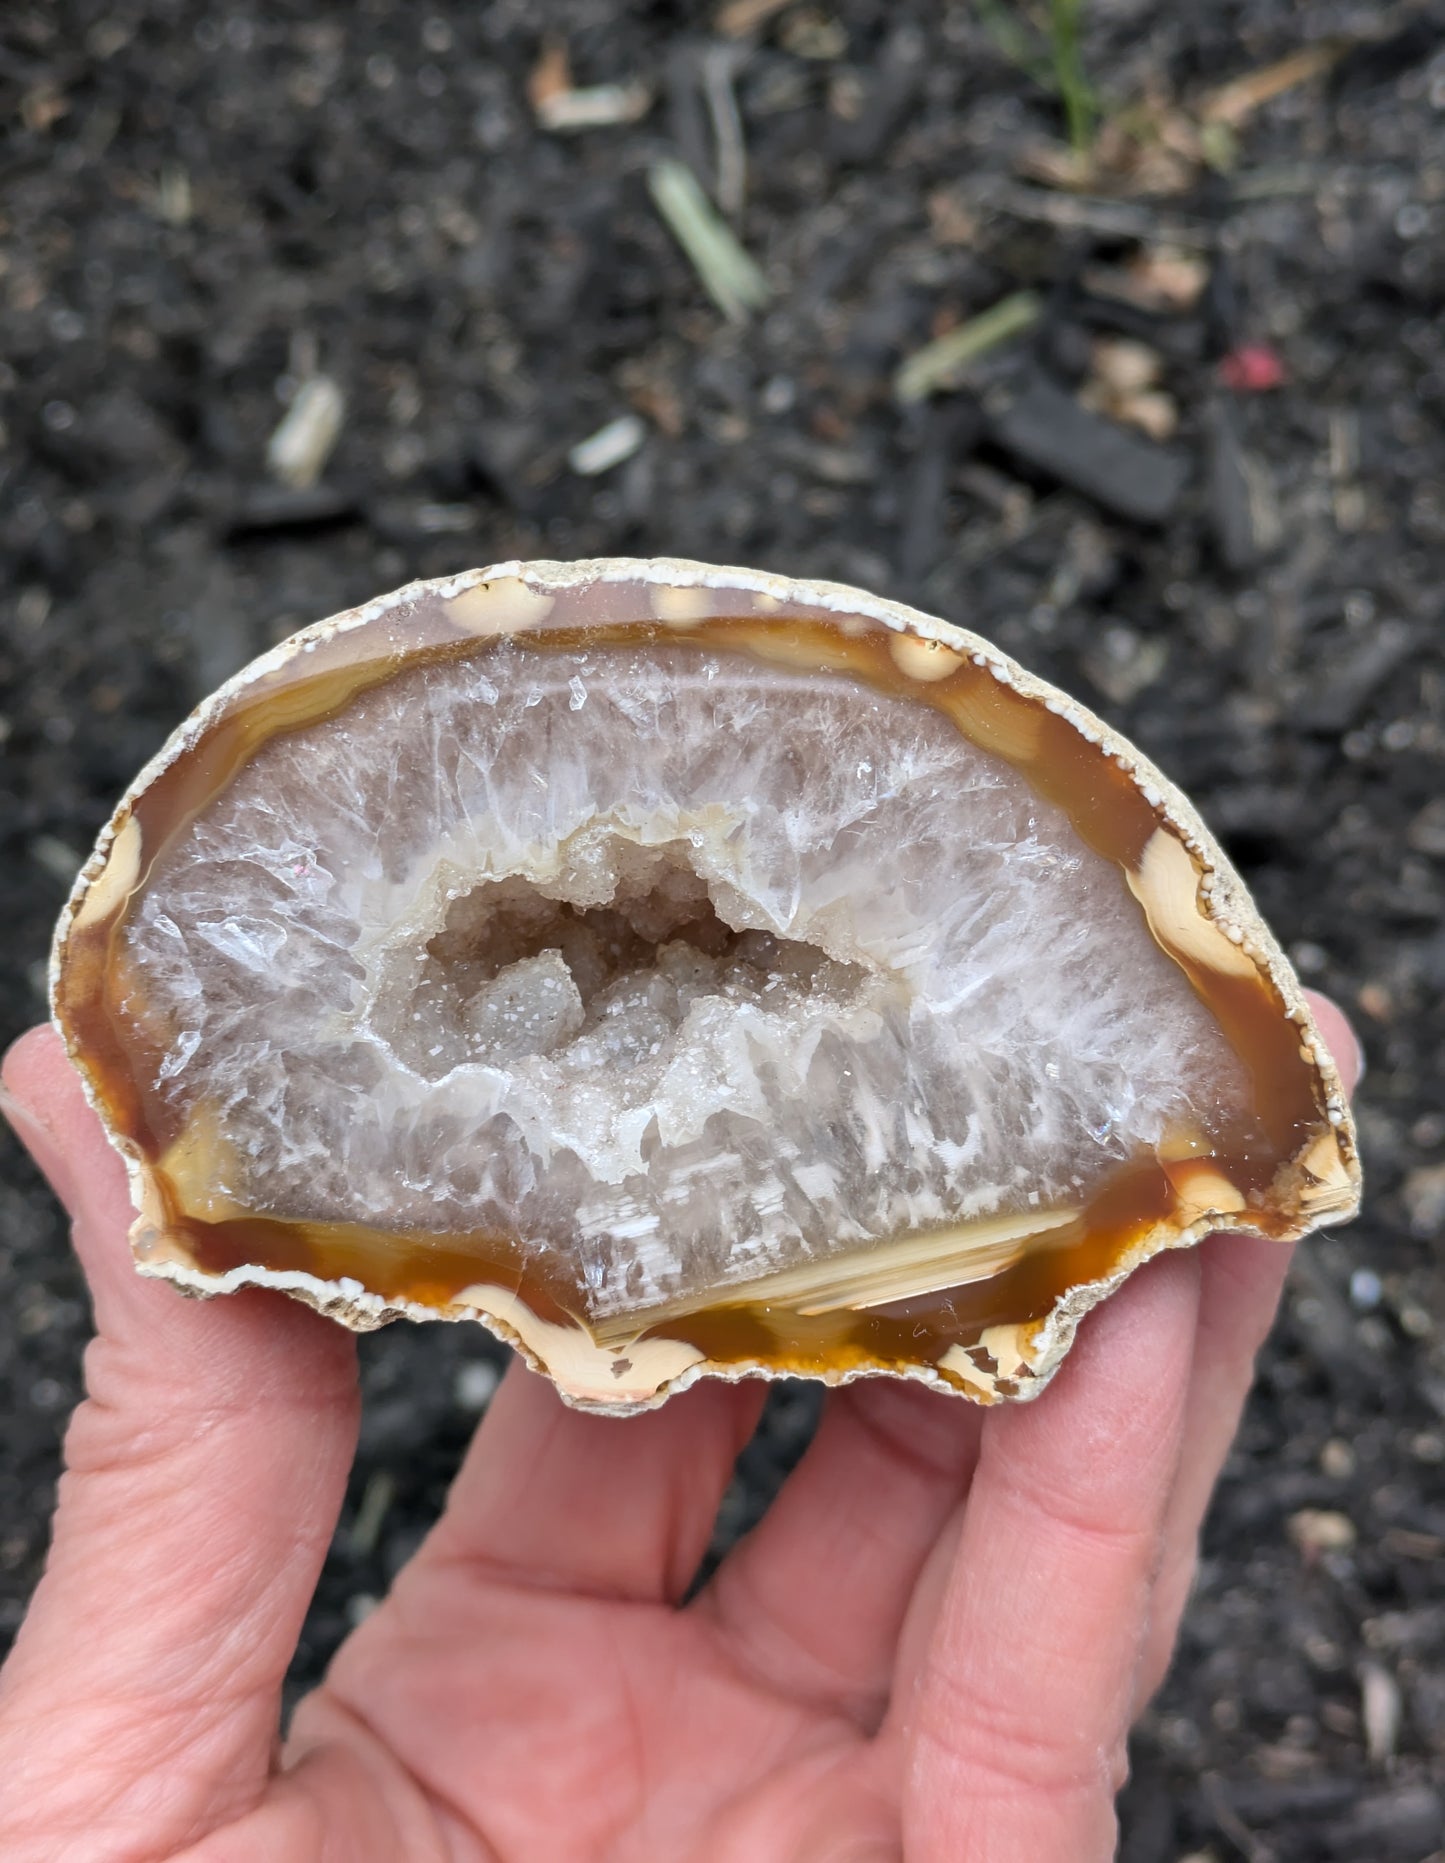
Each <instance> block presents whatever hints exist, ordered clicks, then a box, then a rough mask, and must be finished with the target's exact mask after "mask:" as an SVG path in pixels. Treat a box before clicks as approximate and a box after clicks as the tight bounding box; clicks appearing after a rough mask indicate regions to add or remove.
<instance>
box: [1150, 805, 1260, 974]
mask: <svg viewBox="0 0 1445 1863" xmlns="http://www.w3.org/2000/svg"><path fill="white" fill-rule="evenodd" d="M1125 871H1126V877H1127V878H1128V881H1129V890H1130V892H1132V893H1133V895H1134V897H1135V898H1136V899H1137V900H1138V901H1139V904H1140V905H1141V906H1142V907H1143V908H1144V916H1145V918H1146V919H1147V920H1148V921H1149V929H1150V930H1151V931H1152V932H1153V934H1154V936H1155V938H1157V939H1158V941H1159V943H1160V944H1161V945H1162V946H1163V947H1164V949H1165V950H1166V951H1168V952H1170V953H1171V954H1172V955H1174V956H1176V957H1182V958H1188V959H1190V960H1192V961H1193V962H1194V963H1196V964H1204V965H1206V966H1207V967H1208V968H1209V969H1210V970H1214V971H1218V972H1220V974H1221V975H1223V976H1226V977H1228V976H1236V977H1252V976H1254V975H1255V962H1254V959H1253V958H1252V957H1251V956H1250V955H1249V953H1248V952H1247V951H1246V950H1244V949H1243V948H1242V947H1241V946H1240V945H1237V944H1235V942H1234V940H1233V939H1232V938H1229V937H1227V936H1226V934H1225V933H1224V932H1223V931H1221V930H1220V928H1219V926H1218V925H1216V924H1215V922H1214V920H1213V919H1211V918H1206V917H1205V915H1204V914H1203V913H1202V912H1201V911H1200V909H1199V880H1200V870H1199V867H1198V866H1197V864H1196V862H1195V859H1194V856H1193V855H1192V854H1191V853H1190V852H1189V849H1188V848H1187V847H1186V846H1185V845H1184V843H1183V842H1182V841H1181V840H1180V839H1179V837H1178V836H1177V835H1174V834H1171V833H1170V832H1169V830H1168V829H1167V828H1156V829H1155V830H1154V833H1153V834H1152V835H1151V836H1150V837H1149V840H1148V842H1147V843H1146V844H1145V848H1144V852H1143V854H1142V855H1141V856H1140V859H1139V865H1138V868H1137V870H1136V871H1132V872H1131V871H1129V870H1128V869H1126V870H1125Z"/></svg>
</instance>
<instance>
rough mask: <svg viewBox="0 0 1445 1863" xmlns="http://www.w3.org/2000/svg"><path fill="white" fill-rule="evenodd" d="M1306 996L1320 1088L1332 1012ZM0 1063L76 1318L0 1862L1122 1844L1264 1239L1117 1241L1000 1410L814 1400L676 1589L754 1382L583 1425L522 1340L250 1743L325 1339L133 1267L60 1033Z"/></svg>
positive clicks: (1276, 1285) (315, 1494)
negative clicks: (711, 1556) (1131, 1770)
mask: <svg viewBox="0 0 1445 1863" xmlns="http://www.w3.org/2000/svg"><path fill="white" fill-rule="evenodd" d="M1316 1009H1317V1013H1318V1014H1319V1017H1320V1021H1321V1026H1322V1029H1323V1032H1324V1034H1325V1035H1326V1038H1327V1039H1328V1040H1329V1042H1330V1044H1331V1047H1332V1048H1333V1050H1334V1052H1335V1054H1336V1055H1337V1056H1339V1058H1340V1064H1341V1067H1342V1069H1343V1070H1344V1071H1345V1073H1346V1084H1347V1085H1352V1084H1353V1076H1354V1074H1355V1073H1356V1072H1357V1071H1358V1068H1357V1064H1356V1062H1355V1054H1356V1050H1355V1045H1354V1041H1353V1038H1352V1036H1351V1035H1350V1033H1349V1030H1348V1027H1347V1026H1346V1024H1345V1023H1344V1020H1343V1018H1342V1017H1341V1016H1340V1015H1339V1012H1338V1011H1336V1010H1334V1009H1333V1008H1332V1007H1331V1006H1330V1005H1328V1004H1323V1005H1320V1004H1318V1003H1317V1004H1316ZM4 1078H5V1085H6V1087H7V1088H8V1090H9V1094H10V1096H11V1099H10V1108H9V1110H10V1112H11V1117H12V1119H13V1121H14V1123H15V1125H16V1127H17V1129H18V1130H19V1132H20V1134H21V1136H22V1138H24V1140H25V1142H26V1143H27V1145H28V1146H29V1147H30V1149H31V1151H32V1153H33V1154H34V1156H35V1158H36V1160H37V1162H38V1163H39V1164H40V1166H41V1168H42V1169H43V1170H44V1171H45V1172H46V1174H47V1175H48V1177H49V1178H50V1181H51V1183H52V1184H53V1185H54V1187H55V1189H56V1191H57V1192H58V1193H59V1195H60V1196H61V1198H62V1199H63V1201H64V1202H65V1204H66V1207H67V1208H68V1209H69V1210H70V1212H71V1214H72V1216H73V1218H74V1222H75V1244H76V1248H77V1250H78V1252H79V1255H80V1258H81V1262H82V1265H83V1266H84V1269H85V1273H86V1276H87V1279H88V1280H89V1283H90V1287H91V1292H92V1296H93V1299H94V1305H95V1319H96V1328H97V1337H96V1339H95V1340H94V1341H93V1343H92V1344H91V1346H90V1347H89V1349H88V1351H87V1354H86V1385H87V1392H88V1396H87V1398H86V1401H85V1402H84V1403H83V1404H82V1405H81V1406H80V1407H79V1409H78V1410H77V1411H76V1414H75V1417H74V1419H73V1420H72V1423H71V1426H70V1430H69V1433H68V1435H67V1438H66V1465H67V1472H66V1474H65V1476H64V1477H63V1480H62V1482H61V1487H60V1503H59V1510H58V1512H57V1515H56V1520H55V1529H54V1542H53V1546H52V1550H51V1555H50V1561H49V1565H48V1567H47V1570H46V1574H45V1577H44V1579H43V1580H42V1582H41V1584H40V1586H39V1588H38V1590H37V1592H36V1595H35V1598H34V1601H33V1604H32V1607H31V1611H30V1614H29V1616H28V1618H27V1619H26V1622H25V1624H24V1626H23V1628H22V1630H21V1632H20V1635H19V1638H18V1640H17V1642H16V1646H15V1649H14V1652H13V1654H12V1656H11V1658H10V1661H9V1663H8V1664H7V1666H6V1668H5V1670H4V1671H3V1674H0V1855H3V1856H4V1857H5V1858H6V1859H7V1863H120V1860H121V1859H124V1860H126V1863H133V1860H139V1859H159V1858H169V1859H174V1858H185V1859H187V1863H317V1860H319V1859H324V1860H325V1863H372V1860H373V1859H374V1860H376V1863H399V1860H401V1859H404V1860H405V1863H432V1860H433V1859H435V1860H436V1863H443V1860H445V1863H483V1860H486V1863H514V1860H515V1863H552V1860H553V1859H556V1860H557V1863H564V1860H565V1863H572V1860H574V1859H575V1860H576V1863H592V1860H593V1859H609V1860H612V1859H616V1860H618V1863H624V1860H625V1863H632V1860H633V1859H636V1860H638V1863H657V1859H660V1858H668V1859H679V1860H681V1859H703V1858H706V1859H708V1860H709V1863H734V1860H735V1863H875V1860H881V1859H893V1858H899V1857H903V1856H906V1857H907V1858H908V1859H909V1863H934V1860H935V1859H938V1860H940V1863H942V1860H943V1859H947V1863H976V1860H987V1863H992V1860H993V1859H998V1858H1003V1857H1016V1856H1027V1857H1036V1858H1039V1859H1050V1860H1052V1859H1055V1858H1058V1859H1064V1858H1067V1859H1069V1860H1070V1863H1092V1860H1093V1859H1106V1858H1108V1857H1110V1856H1112V1854H1113V1846H1114V1838H1115V1823H1114V1811H1113V1801H1114V1796H1115V1794H1116V1792H1117V1790H1118V1788H1119V1786H1120V1784H1121V1783H1122V1781H1123V1778H1124V1772H1125V1741H1126V1738H1127V1734H1128V1729H1129V1725H1130V1723H1131V1721H1132V1720H1133V1718H1134V1716H1135V1714H1136V1713H1137V1712H1138V1710H1139V1708H1140V1707H1141V1706H1142V1705H1143V1703H1144V1702H1145V1701H1146V1700H1147V1699H1148V1697H1149V1695H1150V1694H1151V1693H1152V1692H1153V1690H1154V1689H1155V1688H1156V1687H1157V1686H1158V1684H1159V1682H1160V1680H1161V1678H1162V1677H1163V1674H1164V1671H1165V1669H1166V1667H1167V1664H1168V1661H1169V1655H1170V1651H1171V1649H1172V1647H1173V1643H1174V1637H1175V1632H1176V1630H1177V1627H1178V1622H1179V1616H1180V1613H1181V1610H1182V1608H1183V1605H1184V1601H1185V1598H1186V1595H1187V1593H1188V1589H1189V1584H1190V1579H1191V1576H1192V1573H1193V1567H1194V1557H1195V1544H1196V1539H1197V1535H1198V1530H1199V1525H1200V1521H1201V1518H1202V1516H1203V1513H1204V1509H1205V1506H1206V1503H1207V1501H1208V1498H1209V1494H1210V1490H1211V1489H1212V1487H1213V1485H1214V1481H1215V1478H1216V1476H1217V1474H1218V1472H1219V1468H1220V1466H1221V1464H1222V1462H1223V1459H1224V1455H1225V1452H1226V1449H1227V1448H1228V1444H1229V1441H1230V1438H1231V1437H1232V1435H1233V1433H1234V1429H1235V1426H1236V1423H1237V1421H1238V1416H1239V1411H1240V1407H1241V1405H1242V1403H1243V1401H1244V1396H1245V1393H1246V1391H1247V1389H1248V1386H1249V1381H1250V1376H1251V1370H1252V1366H1253V1361H1254V1354H1255V1351H1256V1349H1257V1348H1258V1345H1259V1343H1260V1341H1261V1339H1262V1338H1263V1336H1264V1334H1265V1331H1266V1330H1267V1328H1268V1326H1269V1323H1270V1320H1271V1317H1272V1315H1273V1312H1274V1309H1275V1305H1276V1302H1277V1300H1278V1297H1279V1291H1280V1286H1281V1283H1282V1281H1283V1278H1284V1273H1285V1269H1286V1267H1287V1265H1288V1260H1289V1251H1288V1250H1287V1249H1286V1248H1283V1247H1281V1246H1280V1245H1278V1244H1276V1243H1270V1242H1261V1241H1256V1240H1250V1239H1247V1238H1244V1237H1238V1236H1231V1237H1217V1238H1214V1239H1212V1240H1211V1241H1210V1242H1209V1243H1208V1244H1207V1245H1206V1246H1205V1247H1204V1248H1203V1249H1197V1250H1189V1251H1186V1252H1183V1253H1180V1254H1176V1255H1171V1256H1166V1257H1163V1258H1161V1259H1159V1260H1157V1261H1155V1262H1153V1263H1151V1264H1150V1265H1149V1266H1148V1267H1146V1268H1145V1269H1143V1270H1142V1271H1141V1272H1140V1273H1139V1274H1137V1275H1136V1276H1135V1277H1134V1279H1133V1280H1132V1281H1131V1282H1130V1283H1129V1285H1128V1286H1127V1287H1126V1288H1125V1289H1124V1290H1123V1291H1122V1292H1121V1293H1120V1294H1119V1295H1117V1296H1116V1297H1115V1298H1114V1299H1112V1300H1110V1301H1109V1302H1107V1303H1106V1304H1105V1305H1104V1306H1103V1307H1101V1308H1100V1309H1099V1310H1098V1311H1097V1312H1095V1313H1094V1314H1092V1315H1091V1316H1090V1317H1089V1319H1088V1320H1087V1321H1086V1322H1085V1324H1084V1326H1083V1328H1082V1331H1081V1334H1080V1337H1079V1341H1078V1344H1077V1346H1076V1347H1075V1349H1074V1351H1073V1353H1072V1355H1071V1357H1070V1358H1069V1359H1068V1361H1067V1362H1066V1363H1065V1365H1064V1367H1063V1369H1062V1370H1061V1371H1060V1373H1059V1374H1058V1377H1057V1379H1056V1381H1055V1383H1054V1385H1053V1386H1052V1387H1051V1389H1050V1390H1049V1391H1048V1392H1047V1393H1046V1394H1045V1395H1044V1396H1043V1397H1042V1398H1040V1399H1039V1400H1038V1401H1037V1402H1036V1403H1034V1404H1031V1405H1028V1406H1016V1407H1003V1408H1000V1409H998V1410H995V1411H988V1412H984V1411H980V1410H977V1409H975V1408H973V1407H972V1406H970V1405H967V1404H963V1403H960V1402H958V1401H956V1400H952V1399H949V1398H944V1397H940V1396H937V1395H935V1394H933V1393H930V1392H926V1391H922V1390H920V1389H918V1388H917V1387H908V1386H903V1385H899V1384H892V1383H888V1382H870V1383H865V1384H858V1385H854V1386H852V1387H850V1388H848V1389H846V1390H842V1391H838V1392H834V1393H832V1394H830V1396H829V1398H828V1400H827V1405H826V1409H825V1412H824V1417H823V1421H822V1424H821V1426H820V1428H819V1431H818V1434H817V1437H816V1440H815V1441H814V1443H813V1445H812V1447H811V1448H810V1449H809V1451H808V1453H807V1454H806V1456H805V1457H804V1459H803V1461H802V1462H801V1464H800V1465H799V1467H798V1469H797V1470H796V1472H795V1473H794V1474H793V1476H792V1477H791V1478H790V1480H789V1481H788V1483H787V1485H786V1487H785V1488H784V1490H783V1492H782V1494H781V1496H780V1497H779V1499H778V1501H777V1503H776V1504H775V1506H774V1507H773V1509H772V1510H771V1512H770V1513H769V1514H768V1515H767V1517H766V1518H765V1520H764V1521H763V1523H762V1525H761V1526H760V1527H759V1528H758V1529H757V1530H756V1531H755V1532H754V1533H753V1534H752V1535H751V1536H750V1537H749V1538H748V1539H746V1540H745V1541H744V1542H743V1543H742V1544H741V1545H740V1546H738V1547H737V1548H736V1549H735V1550H734V1551H733V1552H732V1553H731V1554H730V1555H729V1556H728V1558H727V1559H726V1560H725V1561H724V1562H723V1564H722V1566H721V1567H720V1568H719V1570H718V1572H717V1573H716V1575H715V1576H714V1577H713V1578H712V1580H711V1581H710V1582H709V1583H708V1585H707V1586H706V1587H705V1588H704V1589H703V1590H702V1591H701V1592H700V1593H699V1594H698V1595H697V1596H696V1597H695V1598H693V1599H692V1600H691V1601H690V1602H689V1603H687V1604H682V1603H681V1602H680V1600H681V1599H682V1598H683V1597H684V1595H685V1594H686V1593H687V1591H688V1588H689V1585H690V1583H691V1581H692V1578H693V1575H694V1573H695V1572H696V1569H697V1567H698V1564H699V1561H700V1560H701V1557H702V1554H703V1551H704V1549H705V1547H706V1546H707V1543H708V1539H709V1535H710V1533H711V1530H712V1526H713V1519H714V1515H715V1513H716V1509H717V1505H718V1502H719V1499H720V1497H721V1495H722V1491H723V1488H724V1486H725V1485H726V1482H727V1480H728V1477H729V1474H730V1472H731V1470H732V1465H733V1461H734V1458H735V1457H736V1455H737V1453H738V1451H739V1450H740V1449H741V1447H742V1445H743V1443H744V1442H745V1441H746V1439H747V1437H748V1435H749V1434H750V1432H751V1430H752V1428H753V1426H754V1424H755V1423H756V1421H757V1416H758V1411H759V1408H760V1405H761V1402H762V1392H761V1391H760V1389H759V1388H758V1387H757V1386H755V1385H741V1386H727V1385H720V1384H705V1385H702V1386H700V1387H698V1388H696V1389H694V1390H693V1391H690V1392H688V1393H686V1394H685V1395H683V1396H682V1397H679V1398H675V1399H673V1400H672V1401H671V1402H669V1403H668V1404H667V1405H666V1407H665V1408H664V1409H662V1410H660V1411H657V1412H655V1413H652V1414H650V1415H647V1416H645V1417H639V1418H633V1419H630V1420H627V1421H615V1420H610V1419H606V1418H599V1417H595V1416H585V1415H579V1414H578V1413H576V1412H572V1411H568V1410H567V1409H565V1408H564V1407H563V1405H562V1404H561V1402H560V1401H559V1399H558V1398H557V1396H556V1395H555V1393H554V1392H553V1390H552V1388H551V1386H550V1385H548V1384H546V1383H545V1382H544V1381H543V1380H542V1379H541V1378H538V1377H534V1376H532V1375H531V1374H530V1373H528V1372H526V1371H524V1370H523V1369H522V1368H521V1367H519V1366H514V1367H513V1369H512V1370H511V1371H510V1372H509V1373H508V1375H507V1377H506V1379H505V1381H504V1383H503V1385H502V1387H501V1389H500V1391H499V1392H498V1394H497V1397H496V1398H495V1400H494V1401H493V1404H492V1406H491V1409H490V1411H489V1412H488V1414H487V1416H486V1418H485V1419H484V1421H483V1423H482V1425H481V1427H480V1429H479V1430H478V1432H477V1436H476V1440H475V1441H474V1443H473V1444H472V1446H471V1449H470V1451H469V1453H468V1455H467V1457H466V1460H465V1463H464V1465H463V1467H462V1469H461V1472H460V1473H459V1474H458V1476H457V1479H456V1481H455V1483H454V1485H453V1487H452V1491H451V1496H450V1499H449V1501H448V1504H447V1508H446V1511H445V1513H444V1514H443V1516H442V1518H441V1520H440V1521H439V1522H438V1524H437V1526H436V1527H435V1529H434V1530H433V1532H432V1533H431V1535H430V1537H429V1538H428V1539H427V1541H426V1542H425V1544H424V1545H423V1546H422V1548H421V1550H420V1551H419V1552H418V1553H417V1555H416V1557H415V1558H414V1559H413V1560H412V1562H411V1563H410V1565H408V1566H407V1568H406V1569H405V1570H404V1571H403V1572H402V1574H401V1576H400V1577H399V1578H398V1580H397V1583H396V1585H395V1587H394V1589H393V1591H392V1593H391V1595H390V1597H389V1598H388V1599H387V1600H386V1602H385V1603H384V1604H383V1605H382V1606H381V1607H380V1608H379V1609H378V1610H377V1611H376V1612H375V1613H374V1614H373V1615H372V1616H370V1617H369V1618H368V1619H367V1620H366V1622H365V1623H364V1624H363V1625H362V1626H361V1627H360V1628H359V1629H358V1630H357V1631H355V1632H354V1633H353V1635H352V1636H351V1637H350V1638H348V1640H347V1642H346V1643H345V1644H344V1645H343V1646H342V1648H341V1650H340V1651H339V1653H338V1654H337V1656H336V1658H335V1661H334V1662H333V1664H332V1666H331V1669H330V1671H329V1673H328V1675H327V1678H326V1681H325V1683H324V1684H323V1685H322V1686H321V1687H320V1688H319V1689H318V1690H317V1691H316V1692H315V1693H314V1694H312V1695H310V1696H309V1697H308V1698H307V1699H306V1700H305V1701H303V1702H302V1703H301V1705H300V1706H299V1707H298V1709H297V1711H296V1714H295V1716H294V1718H293V1723H292V1726H291V1729H290V1733H289V1737H288V1739H287V1741H286V1744H285V1746H284V1748H279V1747H278V1744H277V1739H278V1719H279V1711H280V1698H281V1683H282V1678H283V1676H284V1675H285V1672H286V1668H287V1664H288V1663H289V1661H290V1659H291V1656H292V1653H293V1651H294V1649H295V1645H296V1639H297V1635H298V1633H299V1630H300V1627H301V1622H302V1618H303V1616H304V1614H305V1611H306V1607H307V1603H308V1601H309V1599H310V1596H311V1593H312V1589H313V1587H314V1585H315V1582H316V1577H317V1574H318V1572H319V1570H320V1568H321V1563H322V1560H323V1558H324V1556H325V1553H326V1549H327V1546H328V1544H329V1543H330V1540H331V1537H332V1533H333V1531H334V1529H335V1525H336V1520H337V1515H338V1513H339V1510H340V1507H341V1502H342V1496H343V1493H344V1489H345V1483H346V1476H347V1471H348V1468H349V1466H350V1463H351V1458H352V1454H353V1450H354V1447H355V1441H356V1428H357V1411H358V1404H357V1391H356V1365H355V1349H354V1342H353V1340H352V1339H351V1337H350V1336H349V1335H348V1334H346V1333H344V1332H343V1331H342V1330H341V1329H340V1328H339V1327H336V1326H333V1325H331V1324H330V1323H329V1322H327V1321H325V1320H322V1319H320V1318H318V1317H317V1316H316V1315H315V1314H313V1313H309V1312H307V1311H306V1310H304V1309H303V1308H301V1307H298V1306H295V1305H293V1304H291V1303H290V1302H288V1301H284V1300H278V1299H276V1298H274V1297H273V1296H271V1295H269V1294H265V1293H257V1292H251V1293H245V1294H240V1295H236V1296H234V1297H231V1298H228V1299H226V1300H218V1301H214V1302H211V1303H207V1304H201V1303H194V1302H181V1301H178V1300H177V1298H176V1296H175V1294H174V1292H173V1291H172V1290H170V1289H169V1288H164V1287H161V1286H158V1285H157V1284H156V1283H154V1282H149V1281H144V1280H142V1279H140V1278H139V1277H138V1276H137V1275H136V1274H135V1272H134V1270H133V1268H132V1266H131V1260H130V1253H129V1250H128V1248H127V1246H126V1242H125V1232H126V1229H127V1227H128V1225H129V1221H130V1205H129V1199H128V1196H127V1193H126V1185H125V1175H124V1172H123V1170H122V1168H121V1165H120V1162H119V1160H118V1158H117V1157H116V1156H115V1154H114V1153H113V1152H112V1151H111V1150H110V1148H109V1146H108V1145H107V1144H106V1142H105V1140H104V1138H103V1136H102V1134H101V1131H100V1127H99V1125H98V1123H97V1121H96V1120H95V1117H94V1115H93V1114H92V1113H91V1112H90V1110H89V1108H88V1107H87V1106H86V1104H85V1101H84V1099H83V1097H82V1095H81V1092H80V1088H79V1085H78V1082H77V1080H76V1077H75V1075H74V1074H73V1072H72V1071H71V1069H70V1067H69V1064H68V1063H67V1061H66V1060H65V1057H64V1054H63V1052H62V1050H61V1048H60V1044H59V1042H58V1040H57V1038H56V1037H55V1036H54V1035H53V1033H51V1032H50V1031H49V1030H35V1031H33V1032H32V1033H31V1034H30V1035H28V1036H26V1037H24V1038H23V1039H22V1040H21V1041H20V1042H19V1043H18V1044H17V1045H16V1046H15V1048H13V1049H12V1050H11V1052H10V1055H9V1057H8V1059H7V1061H6V1064H5V1070H4Z"/></svg>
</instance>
